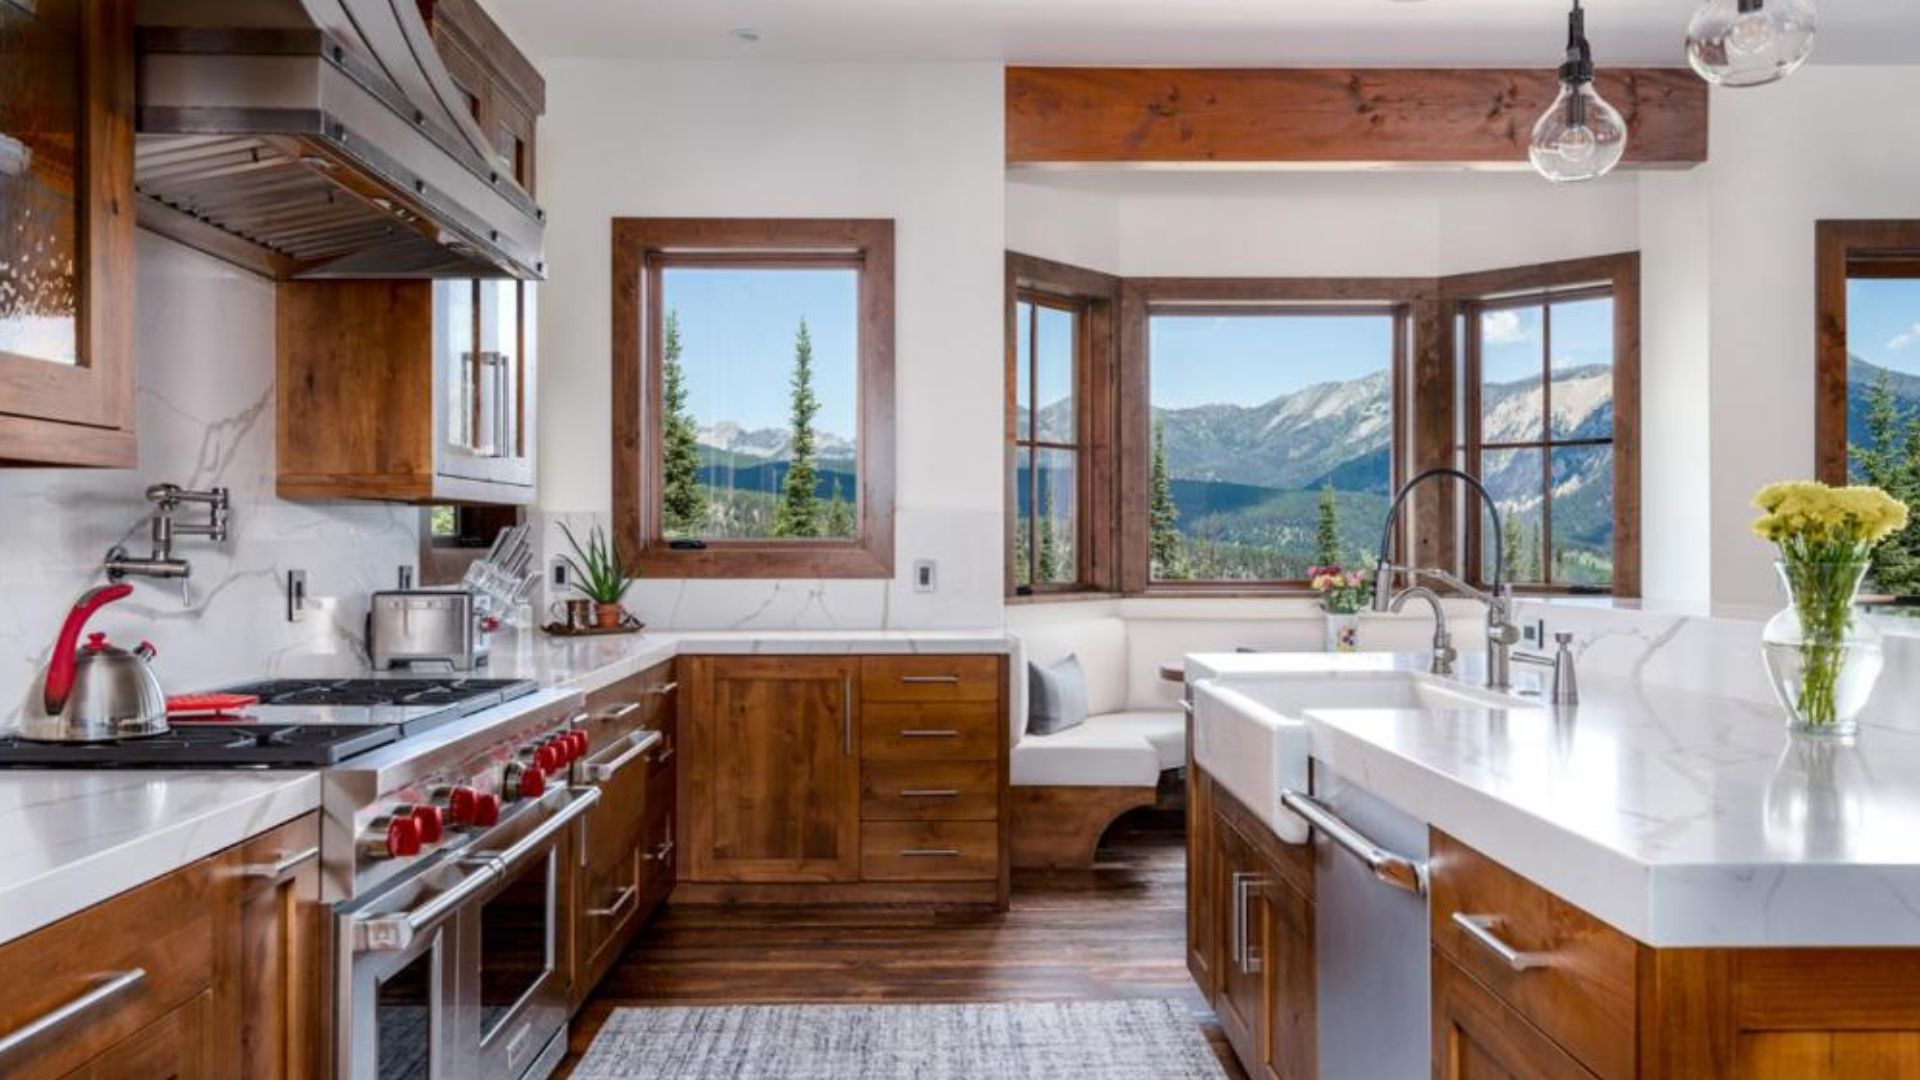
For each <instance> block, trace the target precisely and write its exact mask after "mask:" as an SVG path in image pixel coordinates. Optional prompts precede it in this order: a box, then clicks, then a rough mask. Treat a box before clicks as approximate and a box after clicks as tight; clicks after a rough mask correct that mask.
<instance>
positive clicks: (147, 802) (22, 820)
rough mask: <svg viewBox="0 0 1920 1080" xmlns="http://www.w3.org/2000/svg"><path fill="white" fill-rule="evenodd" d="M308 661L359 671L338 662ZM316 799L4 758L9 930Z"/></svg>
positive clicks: (640, 651)
mask: <svg viewBox="0 0 1920 1080" xmlns="http://www.w3.org/2000/svg"><path fill="white" fill-rule="evenodd" d="M1008 646H1009V643H1008V639H1007V636H1006V634H1005V633H1004V632H1001V631H998V630H981V631H971V630H938V631H907V630H874V631H857V630H856V631H831V632H826V631H822V632H802V631H793V632H754V633H744V632H742V633H735V632H712V633H682V634H656V633H641V634H631V635H621V636H609V637H585V638H552V637H547V636H545V635H542V634H528V635H515V634H502V635H500V636H499V637H498V638H497V639H496V641H495V645H494V650H493V655H492V657H491V659H490V661H489V663H488V665H487V666H486V667H485V668H484V669H482V670H481V671H480V672H477V673H476V674H479V675H482V676H485V677H487V678H515V679H533V680H536V681H538V682H539V683H540V684H541V685H542V686H545V687H554V688H562V687H564V688H568V689H577V690H582V691H592V690H597V689H599V688H600V687H603V686H606V685H609V684H611V683H614V682H617V681H619V680H620V679H623V678H626V677H627V676H628V675H631V674H634V673H635V672H638V671H642V670H645V669H646V668H648V667H651V666H653V665H655V664H658V663H660V662H662V661H664V660H668V659H671V658H673V657H674V656H678V655H684V654H720V653H727V654H741V653H760V654H767V655H777V654H788V653H807V654H841V655H846V654H860V653H982V652H984V653H1003V652H1006V651H1007V649H1008ZM305 673H307V674H316V675H319V674H364V672H362V671H358V670H352V671H342V670H341V669H339V668H338V667H337V666H335V667H330V668H322V669H315V670H313V671H311V672H305ZM396 674H400V675H405V674H409V673H406V672H399V673H396ZM319 805H320V780H319V774H318V773H316V772H312V771H286V772H282V771H274V772H259V771H251V770H227V771H213V770H208V771H194V772H172V771H153V770H139V769H117V770H98V771H92V770H55V769H47V770H0V941H10V940H12V939H13V938H16V937H20V936H22V935H24V934H27V933H31V932H32V931H34V930H36V929H38V928H40V927H42V926H45V925H47V924H49V923H52V922H55V921H57V920H59V919H62V918H64V917H66V916H67V915H71V914H73V913H74V912H77V911H80V910H82V909H84V908H86V907H89V906H91V905H93V904H97V903H99V902H100V901H102V900H105V899H107V898H108V897H111V896H113V895H115V894H116V893H120V892H124V891H125V890H127V889H130V888H133V887H134V886H136V885H139V884H141V883H143V882H146V881H150V880H152V879H154V878H157V877H160V876H162V875H164V874H167V873H170V872H172V871H174V870H177V869H179V868H180V867H183V866H186V865H187V864H189V863H191V862H193V861H195V860H196V859H201V858H204V857H206V856H208V855H211V854H213V853H214V852H217V851H220V850H222V849H224V848H227V847H231V846H232V845H234V844H238V843H240V842H241V841H244V840H246V839H248V838H250V837H253V836H257V835H259V834H260V833H263V832H265V831H267V830H268V829H271V828H273V827H274V826H276V825H279V824H282V823H283V822H286V821H289V820H292V819H293V818H296V817H298V816H300V815H301V814H303V813H306V812H307V811H309V810H315V809H318V808H319Z"/></svg>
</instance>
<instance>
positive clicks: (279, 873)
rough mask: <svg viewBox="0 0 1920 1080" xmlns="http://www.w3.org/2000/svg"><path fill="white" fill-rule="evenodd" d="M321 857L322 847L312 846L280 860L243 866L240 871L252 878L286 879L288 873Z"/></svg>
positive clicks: (284, 856)
mask: <svg viewBox="0 0 1920 1080" xmlns="http://www.w3.org/2000/svg"><path fill="white" fill-rule="evenodd" d="M319 857H320V849H319V848H318V847H310V848H308V849H306V850H305V851H296V852H294V853H293V854H291V855H283V856H281V857H280V860H279V861H278V862H271V863H256V864H253V865H250V866H245V867H242V868H241V870H240V872H241V873H242V874H244V875H246V876H247V877H250V878H262V879H265V880H267V881H282V880H285V878H286V876H287V875H288V874H291V873H293V872H294V871H295V870H298V869H299V868H300V867H301V866H302V865H304V864H306V863H309V862H312V861H313V860H314V859H317V858H319Z"/></svg>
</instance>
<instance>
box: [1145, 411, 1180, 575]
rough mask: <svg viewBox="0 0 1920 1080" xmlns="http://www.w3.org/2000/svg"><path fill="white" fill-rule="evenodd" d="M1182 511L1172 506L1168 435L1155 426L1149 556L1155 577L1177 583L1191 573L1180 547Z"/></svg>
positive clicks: (1155, 423)
mask: <svg viewBox="0 0 1920 1080" xmlns="http://www.w3.org/2000/svg"><path fill="white" fill-rule="evenodd" d="M1179 526H1180V508H1179V507H1177V506H1175V505H1174V504H1173V482H1172V481H1171V480H1170V479H1168V477H1167V432H1166V427H1165V425H1163V424H1162V423H1161V422H1160V421H1158V420H1155V421H1154V422H1153V483H1152V502H1151V504H1150V505H1149V506H1148V508H1147V537H1148V538H1147V554H1148V557H1149V558H1150V559H1151V560H1152V562H1153V576H1154V578H1155V579H1157V580H1160V581H1178V580H1181V579H1183V578H1185V577H1187V576H1188V574H1189V573H1190V571H1189V569H1188V567H1187V562H1186V557H1185V555H1184V554H1183V553H1182V551H1181V545H1180V528H1179Z"/></svg>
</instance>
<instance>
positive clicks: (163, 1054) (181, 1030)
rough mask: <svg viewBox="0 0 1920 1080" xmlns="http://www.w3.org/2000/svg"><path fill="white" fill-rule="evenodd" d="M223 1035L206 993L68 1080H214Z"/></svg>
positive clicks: (120, 1043)
mask: <svg viewBox="0 0 1920 1080" xmlns="http://www.w3.org/2000/svg"><path fill="white" fill-rule="evenodd" d="M221 1033H222V1027H221V1025H217V1024H215V1023H214V1021H213V991H211V990H206V991H203V992H202V993H201V994H200V996H199V997H196V998H194V999H192V1000H191V1001H188V1002H187V1003H186V1004H185V1005H182V1006H180V1007H179V1008H177V1009H175V1010H173V1011H172V1012H170V1013H168V1014H167V1015H165V1016H163V1017H161V1018H160V1019H158V1020H155V1021H154V1022H153V1023H151V1024H148V1025H147V1026H146V1027H144V1028H141V1029H140V1030H139V1031H137V1032H134V1033H133V1034H132V1035H129V1036H127V1037H126V1038H125V1039H122V1040H121V1041H120V1042H119V1043H117V1044H115V1045H114V1047H113V1048H112V1049H111V1050H108V1051H107V1052H106V1053H104V1054H101V1055H100V1056H99V1057H97V1058H94V1059H93V1060H92V1061H89V1062H87V1063H86V1065H85V1066H83V1067H81V1068H79V1069H75V1070H74V1071H73V1072H70V1073H68V1074H67V1075H66V1076H65V1077H64V1078H63V1080H133V1078H136V1077H138V1078H142V1080H144V1078H146V1077H161V1076H164V1077H166V1078H167V1080H202V1078H203V1077H211V1076H213V1075H214V1071H215V1070H214V1069H213V1068H211V1067H210V1065H209V1063H208V1060H207V1058H208V1053H207V1051H208V1046H209V1043H210V1042H212V1041H213V1040H214V1039H216V1038H218V1037H219V1036H220V1035H221ZM7 1075H9V1076H11V1075H13V1074H11V1073H8V1074H7ZM249 1075H255V1074H249Z"/></svg>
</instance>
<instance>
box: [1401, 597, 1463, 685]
mask: <svg viewBox="0 0 1920 1080" xmlns="http://www.w3.org/2000/svg"><path fill="white" fill-rule="evenodd" d="M1416 599H1417V600H1425V601H1426V602H1427V606H1428V607H1431V608H1432V609H1433V662H1432V663H1431V664H1428V665H1427V670H1428V671H1431V672H1432V673H1434V674H1435V675H1451V674H1453V662H1454V660H1455V659H1457V658H1458V657H1459V655H1460V654H1459V652H1457V651H1455V649H1454V647H1453V632H1452V631H1451V630H1448V629H1447V613H1446V611H1445V610H1443V609H1442V608H1441V607H1440V596H1439V594H1437V593H1435V592H1434V591H1433V590H1432V589H1429V588H1427V587H1426V586H1425V585H1415V586H1413V587H1412V588H1409V589H1402V590H1400V592H1399V593H1397V594H1396V595H1395V596H1394V598H1393V602H1392V603H1391V604H1390V605H1389V607H1390V608H1391V609H1392V610H1393V611H1394V612H1396V613H1397V612H1399V610H1400V609H1401V608H1403V607H1406V606H1407V601H1409V600H1416Z"/></svg>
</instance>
